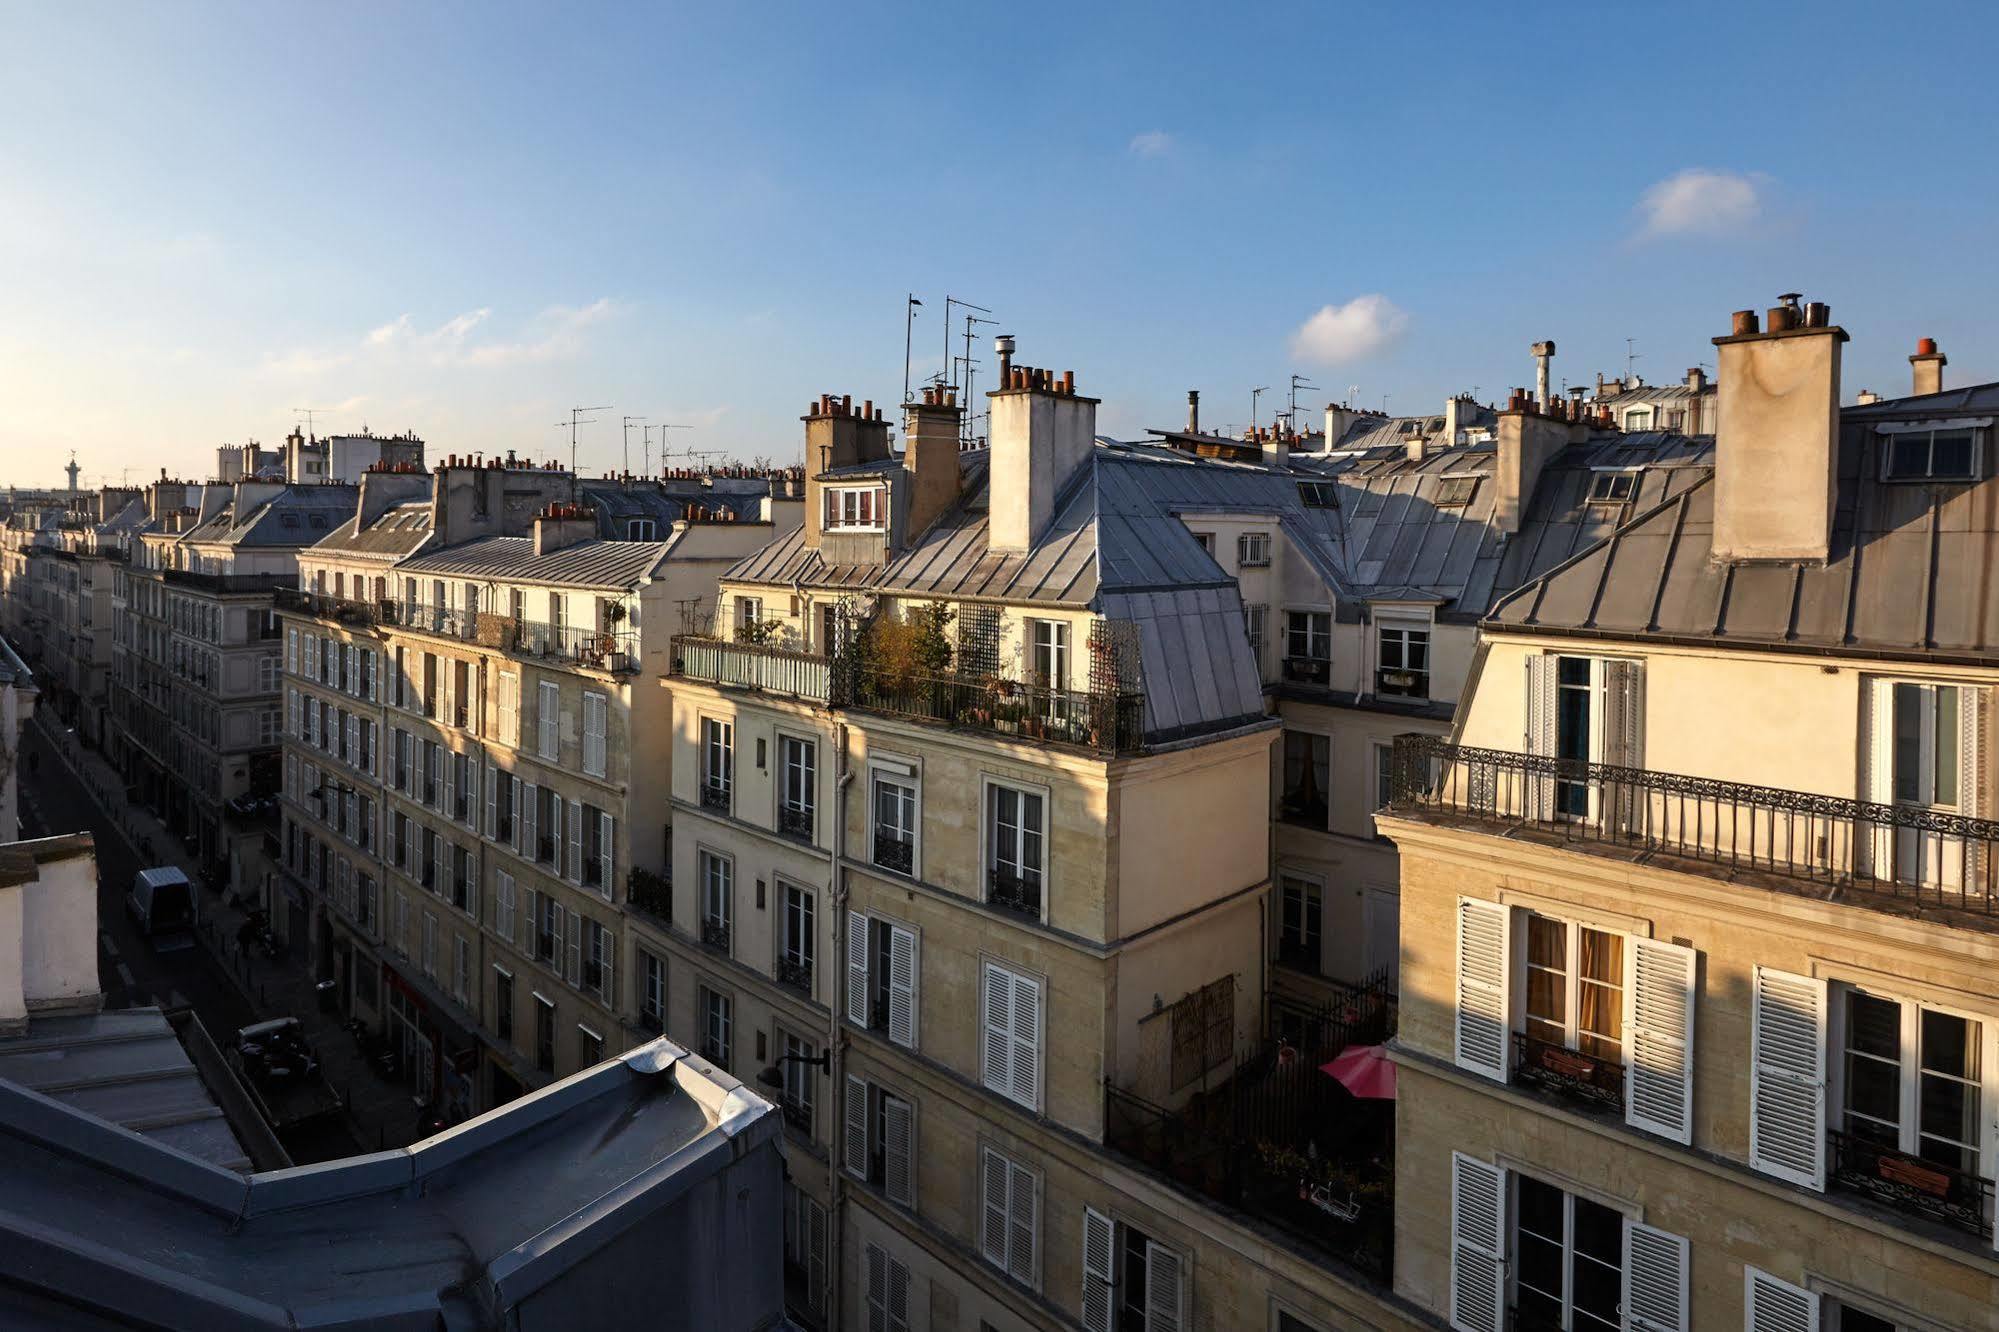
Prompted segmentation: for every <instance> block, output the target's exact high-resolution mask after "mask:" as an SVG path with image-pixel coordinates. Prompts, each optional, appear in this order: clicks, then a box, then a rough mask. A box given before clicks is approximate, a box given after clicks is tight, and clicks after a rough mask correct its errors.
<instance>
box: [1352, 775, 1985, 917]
mask: <svg viewBox="0 0 1999 1332" xmlns="http://www.w3.org/2000/svg"><path fill="white" fill-rule="evenodd" d="M1390 765H1391V772H1390V791H1391V800H1390V805H1391V809H1392V810H1393V811H1394V812H1396V813H1400V814H1409V815H1416V816H1429V817H1437V816H1442V817H1445V818H1450V819H1463V820H1467V821H1471V822H1474V823H1484V824H1487V825H1490V826H1492V827H1493V828H1494V829H1495V830H1504V831H1507V832H1517V831H1521V830H1528V829H1532V830H1536V831H1540V832H1543V833H1546V834H1549V835H1553V836H1558V837H1559V838H1561V839H1562V840H1564V841H1567V842H1573V843H1578V844H1602V845H1607V846H1612V847H1625V848H1630V849H1632V850H1635V851H1640V852H1644V853H1646V854H1648V855H1651V856H1654V857H1668V858H1675V859H1680V860H1686V861H1695V862H1701V863H1705V864H1711V865H1717V866H1721V867H1724V868H1725V869H1726V870H1727V871H1728V872H1730V873H1731V874H1736V873H1750V874H1767V875H1772V876H1776V877H1780V878H1788V879H1796V880H1802V881H1805V882H1809V883H1812V884H1816V885H1826V886H1830V887H1832V888H1835V889H1839V888H1855V889H1861V890H1866V891H1871V892H1879V893H1886V894H1889V895H1891V896H1893V897H1896V898H1900V899H1906V900H1913V901H1915V902H1916V903H1918V904H1919V905H1923V906H1940V907H1954V908H1959V909H1964V910H1970V911H1977V912H1982V913H1992V912H1994V911H1999V896H1995V891H1996V890H1999V822H1994V821H1992V820H1990V819H1978V818H1971V817H1969V816H1968V815H1964V814H1957V813H1953V812H1951V811H1949V810H1940V809H1931V808H1927V807H1919V806H1913V805H1893V804H1879V803H1876V802H1873V801H1867V800H1853V799H1849V798H1846V797H1844V796H1832V795H1819V794H1815V793H1812V792H1808V791H1793V790H1786V789H1784V788H1781V787H1770V786H1752V785H1749V784H1747V783H1743V782H1725V781H1720V780H1717V779H1715V778H1711V777H1691V776H1687V775H1685V774H1682V773H1671V772H1656V771H1653V770H1651V769H1647V768H1626V767H1619V766H1616V765H1613V764H1608V763H1585V762H1582V761H1580V760H1576V759H1557V758H1550V757H1546V756H1543V755H1538V754H1521V753H1515V752H1512V751H1509V750H1499V749H1475V748H1472V747H1471V746H1469V745H1454V744H1451V743H1449V742H1447V741H1445V740H1443V739H1441V738H1439V737H1436V736H1400V737H1397V739H1396V741H1395V748H1394V752H1393V755H1392V756H1391V759H1390ZM1855 900H1861V899H1858V898H1856V899H1855Z"/></svg>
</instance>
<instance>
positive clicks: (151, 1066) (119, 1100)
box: [0, 1008, 250, 1170]
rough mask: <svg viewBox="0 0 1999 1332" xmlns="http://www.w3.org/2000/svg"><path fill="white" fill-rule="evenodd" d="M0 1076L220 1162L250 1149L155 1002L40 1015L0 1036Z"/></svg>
mask: <svg viewBox="0 0 1999 1332" xmlns="http://www.w3.org/2000/svg"><path fill="white" fill-rule="evenodd" d="M0 1079H4V1080H5V1081H8V1082H13V1083H16V1084H18V1085H20V1086H23V1087H26V1088H28V1089H29V1090H31V1091H37V1092H40V1093H41V1094H42V1095H44V1096H48V1097H50V1098H52V1099H54V1100H56V1101H59V1102H61V1103H62V1104H63V1105H66V1106H69V1107H70V1108H72V1109H74V1110H80V1111H82V1112H83V1113H85V1114H89V1115H95V1116H96V1117H97V1118H99V1119H103V1120H108V1121H110V1122H111V1123H113V1124H117V1125H119V1126H120V1127H122V1128H126V1129H130V1130H131V1131H132V1132H134V1133H138V1134H142V1135H143V1136H145V1137H146V1138H147V1139H148V1140H150V1141H152V1142H156V1143H160V1144H162V1145H163V1146H167V1147H172V1148H174V1149H175V1150H176V1151H181V1152H185V1153H187V1154H188V1155H189V1156H192V1157H196V1158H198V1159H200V1160H203V1161H207V1162H208V1163H210V1164H211V1165H218V1166H221V1167H222V1168H223V1169H225V1170H248V1169H249V1168H250V1156H249V1153H248V1152H246V1151H245V1150H244V1148H243V1144H242V1143H241V1142H240V1141H238V1140H237V1137H236V1134H235V1132H234V1131H233V1130H231V1129H230V1127H229V1121H228V1120H227V1119H226V1118H225V1117H224V1116H223V1113H222V1110H221V1108H220V1107H219V1106H217V1105H216V1104H215V1100H214V1098H213V1097H211V1096H210V1095H209V1094H208V1087H207V1085H206V1084H205V1083H204V1082H203V1081H202V1080H201V1074H200V1073H199V1072H197V1071H196V1069H195V1066H194V1062H193V1061H192V1060H191V1059H189V1058H188V1054H187V1051H186V1050H185V1049H183V1048H182V1047H181V1043H180V1038H179V1037H178V1036H176V1035H175V1034H174V1029H173V1027H172V1026H171V1025H170V1024H169V1023H168V1022H167V1019H166V1016H165V1014H163V1013H161V1012H160V1010H159V1009H157V1008H129V1009H123V1010H120V1011H117V1012H109V1013H92V1014H89V1015H87V1016H77V1017H37V1018H34V1019H32V1020H31V1021H30V1023H29V1025H28V1032H27V1034H26V1035H25V1036H16V1037H11V1038H9V1039H6V1040H0Z"/></svg>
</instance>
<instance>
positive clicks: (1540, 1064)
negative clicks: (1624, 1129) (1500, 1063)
mask: <svg viewBox="0 0 1999 1332" xmlns="http://www.w3.org/2000/svg"><path fill="white" fill-rule="evenodd" d="M1513 1081H1514V1082H1515V1083H1517V1084H1519V1085H1520V1086H1522V1087H1533V1088H1536V1089H1538V1090H1541V1091H1545V1092H1549V1093H1551V1094H1553V1095H1555V1096H1559V1097H1561V1098H1562V1099H1563V1100H1566V1101H1573V1102H1575V1103H1577V1104H1578V1105H1581V1106H1583V1107H1584V1108H1586V1109H1595V1110H1608V1111H1611V1112H1612V1113H1614V1114H1618V1115H1622V1114H1623V1113H1624V1065H1622V1064H1620V1063H1617V1062H1616V1061H1615V1060H1611V1059H1602V1058H1598V1057H1597V1056H1594V1055H1587V1054H1584V1053H1583V1052H1582V1051H1580V1050H1571V1049H1569V1048H1568V1047H1567V1046H1565V1045H1558V1044H1555V1043H1554V1042H1551V1041H1543V1040H1537V1039H1535V1038H1534V1037H1532V1036H1529V1035H1527V1033H1525V1032H1520V1031H1516V1032H1514V1033H1513Z"/></svg>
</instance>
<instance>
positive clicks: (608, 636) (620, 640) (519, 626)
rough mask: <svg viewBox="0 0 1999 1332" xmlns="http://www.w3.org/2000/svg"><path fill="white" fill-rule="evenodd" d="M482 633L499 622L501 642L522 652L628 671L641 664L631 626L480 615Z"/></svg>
mask: <svg viewBox="0 0 1999 1332" xmlns="http://www.w3.org/2000/svg"><path fill="white" fill-rule="evenodd" d="M478 618H479V620H480V628H479V635H480V637H482V638H484V637H487V636H489V634H490V632H491V630H490V629H489V626H499V629H498V633H499V638H500V643H501V645H502V646H504V647H505V648H506V649H507V650H508V651H509V652H512V653H514V654H516V655H518V656H523V657H534V658H538V659H540V660H544V661H560V662H566V663H573V664H575V665H578V666H582V667H585V668H587V669H590V670H597V671H611V672H615V673H624V672H629V671H636V670H637V669H638V668H639V636H638V634H636V633H634V632H633V631H632V630H630V629H594V628H591V627H589V626H587V625H577V624H543V623H540V622H539V621H535V620H504V619H501V618H500V617H498V616H485V615H482V616H479V617H478Z"/></svg>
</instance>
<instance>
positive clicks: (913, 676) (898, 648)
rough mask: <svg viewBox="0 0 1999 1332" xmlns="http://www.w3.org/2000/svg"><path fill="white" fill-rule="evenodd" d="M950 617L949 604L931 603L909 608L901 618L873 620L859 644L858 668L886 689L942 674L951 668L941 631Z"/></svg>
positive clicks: (905, 686)
mask: <svg viewBox="0 0 1999 1332" xmlns="http://www.w3.org/2000/svg"><path fill="white" fill-rule="evenodd" d="M952 618H953V617H952V612H951V608H950V607H949V606H947V605H944V604H943V603H941V602H933V603H931V604H929V605H924V606H916V607H912V608H911V609H910V610H909V612H908V614H907V616H906V617H905V618H902V619H891V618H889V617H888V616H886V615H884V616H882V617H880V618H878V619H876V620H875V621H874V622H873V623H872V624H870V625H869V626H868V628H867V633H866V636H865V638H864V639H863V641H862V643H861V645H860V648H861V651H860V657H861V667H862V669H863V670H865V671H866V672H867V674H868V675H869V676H870V677H872V678H873V680H874V682H875V683H876V684H877V685H878V686H880V687H881V688H882V689H885V690H887V691H890V692H902V691H905V690H908V689H910V688H911V687H913V686H914V685H915V684H916V683H917V681H919V680H921V679H923V678H924V677H926V676H935V675H942V674H944V673H945V672H947V671H949V670H950V669H951V640H950V638H949V636H948V635H947V634H946V633H945V630H946V629H947V628H948V627H949V626H950V623H951V620H952Z"/></svg>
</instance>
